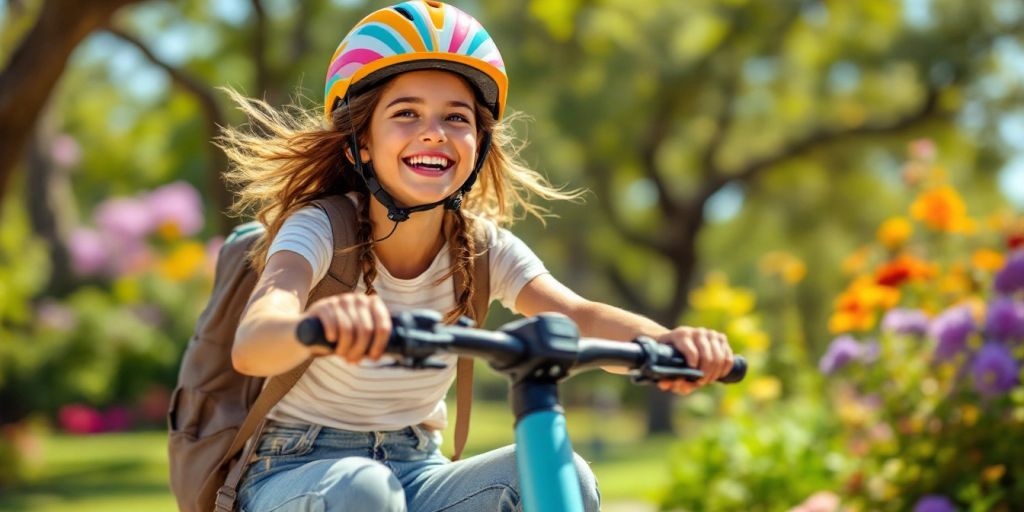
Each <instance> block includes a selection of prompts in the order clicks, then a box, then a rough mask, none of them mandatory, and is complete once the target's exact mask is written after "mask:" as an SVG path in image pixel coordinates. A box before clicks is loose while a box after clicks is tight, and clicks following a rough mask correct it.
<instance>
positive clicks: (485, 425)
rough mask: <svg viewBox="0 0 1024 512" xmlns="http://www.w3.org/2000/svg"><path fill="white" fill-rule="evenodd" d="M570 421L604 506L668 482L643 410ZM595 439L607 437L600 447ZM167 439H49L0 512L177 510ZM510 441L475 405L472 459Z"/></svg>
mask: <svg viewBox="0 0 1024 512" xmlns="http://www.w3.org/2000/svg"><path fill="white" fill-rule="evenodd" d="M567 417H568V424H569V430H570V434H571V436H572V439H573V446H574V448H575V450H576V451H577V452H579V453H580V454H581V455H583V457H584V458H586V459H587V460H589V461H591V463H592V464H593V467H594V471H595V473H596V474H597V478H598V482H599V483H600V488H601V494H602V497H603V498H604V502H605V504H607V505H608V506H607V507H606V508H607V509H616V510H625V508H621V507H616V506H615V503H616V502H625V501H629V502H648V503H651V502H654V501H656V500H657V493H658V492H659V490H660V489H661V488H662V487H664V486H665V484H667V483H668V481H669V470H668V457H669V454H670V446H671V444H672V442H673V440H672V439H669V438H659V439H652V440H641V433H642V424H641V421H642V418H643V415H642V414H639V413H638V414H635V415H630V414H628V413H622V414H618V415H615V416H613V417H610V418H609V417H600V418H599V417H596V416H595V415H594V414H593V413H592V412H591V411H588V410H573V411H570V412H569V414H568V416H567ZM450 434H451V433H450V432H449V433H448V436H446V439H451V435H450ZM595 436H601V437H602V438H603V439H605V442H604V443H603V446H602V443H597V442H595V441H594V440H595V439H596V437H595ZM165 440H166V436H165V434H164V433H163V432H133V433H124V434H106V435H95V436H67V435H53V436H47V437H45V438H43V439H42V440H41V447H40V448H41V450H40V452H41V460H40V461H38V462H37V463H36V464H35V465H34V466H33V467H32V468H31V471H30V474H29V477H28V481H27V482H26V483H25V484H23V485H21V486H19V487H16V488H14V489H8V490H5V491H4V492H2V493H0V511H29V510H31V511H55V512H56V511H61V512H86V511H138V510H145V511H152V512H159V511H174V510H176V507H175V505H174V499H173V498H172V497H171V495H170V491H169V490H168V488H167V476H166V475H167V458H166V451H165V450H166V448H165ZM510 442H512V415H511V413H510V412H508V410H507V407H506V405H505V404H503V403H494V402H483V401H477V402H476V403H474V405H473V421H472V425H471V428H470V436H469V442H468V444H467V447H466V452H467V455H472V454H474V453H481V452H483V451H486V450H490V449H493V448H497V447H499V446H503V445H505V444H508V443H510ZM450 449H451V448H450V446H446V447H444V448H443V450H444V451H445V453H450Z"/></svg>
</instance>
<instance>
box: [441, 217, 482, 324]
mask: <svg viewBox="0 0 1024 512" xmlns="http://www.w3.org/2000/svg"><path fill="white" fill-rule="evenodd" d="M451 216H452V219H453V220H454V222H455V225H454V228H455V229H453V230H452V234H451V237H450V238H449V240H448V243H449V244H453V247H455V251H453V255H454V258H455V261H453V262H452V266H451V271H450V272H449V273H448V274H447V275H446V276H445V277H443V278H442V279H447V278H448V277H449V276H454V275H455V274H459V277H460V278H461V279H462V283H463V285H464V286H463V288H462V290H461V292H460V293H459V296H458V299H457V301H456V304H455V309H453V310H452V311H451V313H448V316H447V317H445V319H444V321H445V323H453V322H455V320H456V319H458V318H459V317H460V316H462V315H465V316H468V317H470V318H474V314H473V313H474V311H473V294H474V289H475V286H474V283H473V275H474V273H473V256H474V255H475V254H476V247H475V243H474V241H473V237H472V236H471V235H470V233H472V227H473V219H472V218H471V217H466V216H465V215H464V214H463V213H462V209H461V208H460V209H458V210H454V211H453V212H452V215H451Z"/></svg>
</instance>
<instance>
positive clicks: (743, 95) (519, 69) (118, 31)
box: [0, 0, 1024, 433]
mask: <svg viewBox="0 0 1024 512" xmlns="http://www.w3.org/2000/svg"><path fill="white" fill-rule="evenodd" d="M388 3H390V2H368V1H359V0H311V1H305V2H290V1H286V0H216V1H199V0H179V1H157V0H149V1H127V0H123V1H118V0H104V1H98V2H69V1H56V0H45V1H44V0H36V1H31V0H20V1H15V0H6V1H3V0H0V13H2V14H0V27H2V31H0V66H2V68H0V69H2V70H3V71H2V72H0V235H2V236H0V241H2V242H3V243H2V244H0V275H2V276H4V279H3V280H0V306H2V307H0V337H2V338H3V339H4V341H5V342H6V343H5V347H13V346H16V345H17V346H19V348H18V349H17V350H14V349H11V348H0V397H3V400H2V401H0V423H14V422H16V421H19V420H20V419H22V418H23V417H25V416H26V415H28V414H29V413H30V412H31V411H33V410H38V409H39V408H43V409H46V410H48V411H49V413H53V412H54V411H55V410H56V408H57V407H58V405H59V403H60V402H61V401H65V402H66V401H69V400H82V399H85V398H86V397H91V400H93V401H94V402H102V403H107V402H113V401H116V400H125V399H127V398H128V397H129V395H132V393H137V392H138V390H139V389H140V388H139V386H136V385H134V384H133V385H127V384H123V385H120V387H118V386H114V387H118V388H119V389H120V390H121V391H118V392H112V391H107V392H104V393H99V394H97V393H96V392H95V390H94V389H93V388H91V387H90V385H83V384H82V383H81V382H82V379H81V378H74V379H72V378H68V379H63V378H62V376H61V375H63V374H64V373H68V374H74V373H75V372H74V371H71V368H72V367H74V366H75V365H76V364H77V365H82V366H85V365H88V364H92V363H91V362H90V361H94V360H96V357H99V356H98V355H96V354H94V356H93V357H91V358H79V359H77V360H76V359H75V358H71V359H68V360H66V361H64V362H61V363H60V364H58V358H57V355H56V353H57V352H59V350H57V348H56V347H64V346H66V345H61V343H74V344H76V345H75V346H78V345H81V346H85V347H88V345H89V344H90V343H95V342H96V340H94V339H87V337H86V336H84V335H82V336H72V335H70V334H67V333H65V334H62V335H60V336H56V335H54V334H53V333H51V332H50V331H47V330H45V329H42V328H41V327H40V326H39V325H38V324H39V319H40V318H42V317H43V316H44V315H41V314H40V313H39V312H40V310H41V308H42V310H43V311H50V312H51V313H52V311H53V310H52V309H50V310H46V309H45V308H44V306H47V305H52V304H54V303H59V304H66V305H68V307H70V308H71V309H72V310H74V311H76V312H78V313H80V314H81V315H84V316H81V318H93V319H94V320H89V321H93V322H98V323H99V324H103V323H104V322H117V320H111V319H107V320H95V319H97V318H101V317H102V316H90V315H106V314H111V315H115V316H114V317H111V318H122V317H118V316H116V315H120V314H123V311H121V310H120V309H119V308H122V307H124V308H128V309H129V310H130V311H133V312H134V313H131V314H133V315H135V317H129V318H137V317H138V314H137V313H138V310H139V306H140V305H146V304H151V303H155V304H158V305H159V306H158V309H159V310H160V311H162V312H163V314H162V318H163V320H161V321H160V322H156V323H155V324H154V323H153V322H152V321H151V320H152V318H151V317H145V315H143V317H144V318H149V320H144V321H142V322H141V324H140V326H139V329H140V330H142V331H145V332H146V333H148V334H145V335H140V336H141V338H142V339H144V340H145V341H143V342H140V343H141V345H140V346H138V347H136V348H134V349H131V350H127V349H126V350H127V352H122V355H123V358H122V359H117V360H118V361H123V363H122V364H125V365H127V364H129V363H128V362H129V361H136V362H137V361H138V359H134V358H136V357H141V358H142V359H143V360H145V361H149V362H150V363H152V364H150V363H146V364H143V365H141V366H140V365H138V364H136V363H135V362H133V363H131V364H132V365H135V366H136V367H138V368H147V369H148V370H147V372H148V374H149V375H151V376H152V378H153V380H155V381H159V382H162V383H163V384H165V385H166V384H168V383H169V382H170V381H171V380H172V379H173V374H174V368H175V365H176V359H175V357H174V356H167V354H178V353H180V349H181V346H182V345H183V344H184V342H185V340H186V339H187V336H188V335H189V328H190V327H189V326H190V325H191V322H192V321H194V318H195V315H196V314H197V309H198V308H199V307H201V305H202V303H203V302H204V301H205V296H204V295H203V290H204V287H203V285H202V283H201V281H202V278H201V276H199V275H198V274H197V275H196V276H198V277H196V276H193V277H194V278H195V279H196V281H195V282H194V283H193V281H191V279H192V277H190V278H189V279H188V280H186V281H188V282H189V283H192V284H189V285H188V286H187V287H184V288H185V289H186V290H187V292H183V293H182V294H179V296H174V297H168V296H167V292H166V289H167V288H181V287H183V285H181V284H180V283H181V281H174V280H170V281H159V280H154V279H156V278H152V276H150V274H153V273H154V272H155V271H153V272H150V274H145V275H146V276H149V277H142V276H143V274H139V273H136V274H134V275H133V277H131V278H130V279H127V281H126V279H125V278H124V276H111V275H97V274H83V273H82V272H76V271H75V269H74V263H75V259H74V254H72V252H73V251H71V248H69V246H68V244H69V241H70V240H71V239H72V238H73V235H74V233H76V230H78V229H79V228H82V227H83V226H86V227H88V226H89V225H90V223H91V222H90V218H91V217H95V215H94V214H93V212H94V210H95V209H96V208H97V206H99V205H103V204H104V202H105V201H108V200H110V198H112V197H132V196H136V197H137V196H139V195H140V194H144V193H148V192H146V191H149V190H152V189H155V188H157V187H159V186H161V185H163V184H166V183H168V182H173V181H179V180H180V181H183V182H185V183H187V184H190V185H191V186H193V187H195V188H196V189H198V190H199V191H200V192H201V195H202V200H203V208H202V212H203V215H204V217H205V223H204V224H203V227H202V228H201V230H200V231H198V232H196V233H195V234H194V235H192V236H193V238H197V239H202V240H207V239H213V238H214V237H215V236H216V235H218V234H222V233H224V232H225V230H226V229H227V228H228V227H230V226H231V225H232V224H234V223H235V222H237V220H236V219H228V218H227V217H226V216H225V215H224V210H225V208H226V206H227V205H228V204H229V203H230V191H228V190H226V189H225V187H224V185H223V182H222V181H221V179H220V174H221V172H222V171H223V170H224V167H225V161H224V157H223V155H222V154H221V153H220V152H219V150H217V149H216V148H215V147H214V146H213V145H212V144H211V143H210V139H211V137H212V136H213V135H214V134H215V133H216V130H217V126H218V125H225V124H238V123H241V122H244V120H243V119H241V118H240V117H239V116H238V115H237V114H236V112H234V110H233V109H232V108H231V105H230V104H229V103H228V102H227V101H226V97H225V95H223V94H221V93H219V92H218V91H217V90H216V88H217V87H219V86H231V87H236V88H239V89H241V90H243V91H245V92H246V93H247V94H249V95H251V96H259V97H264V98H265V99H267V100H268V101H270V102H271V103H272V104H275V105H284V104H287V103H292V102H298V103H300V104H302V105H305V106H308V107H309V108H318V107H317V103H318V101H319V97H320V95H321V94H322V92H321V88H320V87H321V79H322V76H323V73H324V70H323V67H324V64H325V62H326V61H327V59H328V58H329V55H330V53H331V52H332V51H333V49H334V48H335V46H336V45H337V43H338V41H339V40H340V38H341V37H342V36H343V35H344V32H345V30H346V29H347V28H348V27H350V26H352V25H353V24H354V23H355V21H357V20H358V19H359V18H360V17H362V16H363V15H365V14H366V13H367V12H369V11H370V10H372V9H374V8H377V7H381V6H384V5H387V4H388ZM456 5H458V6H459V7H460V8H463V9H464V10H466V11H468V12H470V13H472V14H474V15H475V16H476V17H478V18H479V19H480V20H481V22H482V23H483V24H484V25H485V26H486V27H487V28H488V30H489V31H490V32H491V33H492V35H494V37H495V39H496V40H497V41H498V42H499V45H500V48H501V50H502V53H503V56H504V57H505V61H506V64H507V66H508V69H509V74H510V79H511V87H510V91H511V92H510V98H509V101H510V107H511V108H512V109H514V110H520V111H523V112H525V113H526V114H528V115H529V117H530V118H531V119H529V120H526V121H520V122H517V128H518V131H519V133H520V134H521V136H522V138H524V139H526V140H528V141H529V143H530V144H529V146H528V147H526V148H525V149H524V152H523V156H524V157H525V159H526V160H527V161H528V162H529V163H531V164H532V165H534V166H536V167H537V168H539V169H540V170H542V171H543V172H545V173H546V174H547V175H548V176H550V177H551V179H552V180H553V181H554V182H556V183H565V184H567V185H569V186H573V187H577V186H578V187H586V188H589V189H591V190H592V191H593V192H594V193H593V194H591V195H590V196H589V197H588V200H587V203H586V204H585V205H584V206H580V205H574V204H557V205H552V208H553V212H554V213H555V214H557V215H559V216H560V217H561V218H560V219H558V220H555V221H553V222H549V223H548V224H547V226H541V225H540V224H538V223H536V222H533V221H526V222H524V223H523V224H521V225H519V226H517V227H516V232H517V234H519V235H520V236H521V237H522V238H524V239H525V240H526V241H527V242H528V243H529V244H530V245H531V247H533V248H534V249H535V250H536V251H537V252H538V254H539V255H540V256H541V258H542V259H543V260H544V261H545V263H546V264H547V265H548V267H549V268H550V269H551V270H552V271H553V273H554V274H555V275H556V277H558V278H559V279H561V280H563V281H564V282H566V283H567V284H569V285H570V286H571V287H572V288H574V289H576V290H577V291H579V292H580V293H581V294H583V295H584V296H587V297H589V298H593V299H597V300H602V301H606V302H609V303H613V304H617V305H621V306H623V307H626V308H628V309H631V310H634V311H637V312H640V313H643V314H646V315H648V316H650V317H651V318H654V319H656V320H658V321H659V322H661V323H663V324H665V325H675V324H678V323H680V322H682V321H684V320H690V319H700V318H702V317H701V316H700V315H699V314H698V315H696V316H695V315H693V312H692V311H688V309H689V308H690V306H691V304H690V297H691V292H692V291H693V288H694V287H695V285H696V284H697V283H699V282H701V281H703V278H704V276H706V275H708V273H709V272H710V271H712V270H720V271H723V272H724V273H725V274H726V275H728V276H729V281H730V282H731V283H734V284H736V285H739V286H744V287H746V288H748V289H750V290H751V291H752V293H753V294H754V295H756V296H757V297H758V302H757V307H758V308H759V310H760V312H761V321H762V323H763V328H764V330H765V331H766V332H767V333H768V335H769V336H770V338H771V339H772V343H770V344H769V345H768V347H767V350H768V354H767V356H766V358H765V369H764V370H763V371H765V372H767V373H770V374H772V375H776V376H778V378H779V381H780V385H781V388H780V394H781V396H782V397H787V396H792V395H803V396H805V397H806V396H808V395H809V396H810V397H812V398H815V397H816V398H817V399H819V400H824V399H825V397H824V395H820V394H819V393H821V390H820V389H818V388H817V387H816V386H814V385H812V384H808V381H805V380H803V379H802V377H801V376H802V375H803V374H804V372H805V370H806V369H807V368H809V367H813V366H814V365H815V364H816V363H815V361H817V357H818V356H819V355H820V354H821V353H822V352H823V351H824V350H825V348H826V343H827V342H828V337H827V336H826V334H825V333H826V332H827V329H826V323H827V320H828V317H829V314H830V312H831V300H832V297H833V296H834V295H835V293H836V290H838V289H840V288H841V287H842V286H843V277H842V275H841V272H840V270H839V269H840V267H841V265H840V264H839V263H840V262H841V261H842V260H843V259H844V258H847V256H848V255H849V254H851V253H853V252H854V251H855V250H856V248H857V247H858V245H859V244H861V243H862V242H863V240H864V238H865V234H866V233H867V234H871V233H874V230H875V227H876V226H877V225H878V223H879V222H880V221H881V220H882V219H884V218H886V217H887V216H889V215H890V214H891V213H892V212H893V211H895V210H899V209H901V208H902V205H903V204H905V203H906V202H907V200H908V192H907V191H906V190H905V189H904V187H902V186H901V184H902V183H903V182H904V181H906V180H907V179H911V178H913V176H912V174H913V172H914V170H913V169H911V168H907V167H906V166H904V158H903V156H904V151H905V148H906V146H907V144H908V142H909V141H911V140H913V139H916V138H919V137H929V138H931V139H932V140H934V141H935V143H936V144H937V146H938V147H939V148H941V154H942V160H941V161H942V163H943V165H944V166H946V169H945V171H946V173H947V174H948V177H949V180H950V183H951V184H953V185H954V186H956V187H957V189H958V190H959V191H960V193H961V194H962V195H963V196H964V198H965V200H966V201H967V202H968V204H982V205H995V204H1001V203H1004V202H1005V201H1006V200H1007V198H1009V199H1010V200H1011V202H1012V204H1013V205H1015V207H1016V208H1017V209H1018V210H1019V209H1021V208H1022V207H1024V159H1022V157H1020V156H1018V155H1020V154H1021V152H1022V150H1024V110H1022V108H1021V106H1020V105H1022V104H1024V103H1022V102H1021V99H1022V96H1024V88H1022V86H1021V84H1022V83H1024V80H1022V79H1024V48H1022V41H1021V37H1022V34H1024V30H1022V25H1024V6H1022V5H1021V3H1020V2H1019V1H1014V0H991V1H983V2H975V1H970V0H903V1H884V0H859V1H851V2H824V1H811V0H805V1H795V0H791V1H779V2H756V1H745V0H694V1H688V2H676V1H670V0H629V1H624V0H604V1H587V0H565V1H542V0H529V1H525V0H524V1H522V2H500V1H483V0H476V1H466V2H456ZM92 223H95V222H92ZM149 236H151V238H152V240H151V243H153V244H155V245H154V247H156V252H157V253H158V254H159V255H160V258H165V259H166V258H170V257H171V254H172V253H174V250H175V248H176V247H178V245H176V244H179V243H183V242H182V240H179V239H174V238H173V237H172V238H167V237H164V236H163V235H160V234H152V235H149ZM780 250H781V251H783V252H779V251H780ZM28 258H32V259H33V260H32V262H31V263H28V262H26V261H24V260H26V259H28ZM40 258H41V259H42V260H43V261H45V263H37V262H36V261H37V260H38V259H40ZM157 259H158V260H159V258H157ZM160 261H163V260H160ZM787 262H788V263H787ZM780 265H781V267H780ZM783 267H784V268H788V269H791V270H789V271H782V272H781V273H779V274H778V276H783V277H782V278H781V279H780V278H778V276H775V277H773V276H772V275H770V274H772V272H773V271H765V269H766V268H768V269H769V270H770V269H771V268H783ZM798 274H799V275H800V276H801V277H800V278H795V277H796V276H797V275H798ZM784 276H789V277H784ZM802 276H807V278H806V279H805V278H802ZM165 277H166V276H165ZM126 282H130V283H134V284H132V285H131V286H129V285H126V284H124V283H126ZM175 283H178V284H175ZM131 287H135V288H134V289H135V290H137V292H134V294H133V293H129V292H128V291H126V289H128V288H131ZM87 293H91V294H94V295H91V296H88V297H89V298H83V297H84V296H85V295H83V294H87ZM85 304H93V305H95V304H107V306H106V307H105V308H103V307H97V311H96V312H94V313H90V312H85V311H82V308H85ZM144 310H145V309H144ZM496 313H497V314H495V315H493V319H492V323H493V324H495V325H496V324H497V323H499V322H501V321H503V320H507V319H508V318H509V317H510V314H508V313H507V312H504V311H501V312H498V311H496ZM86 325H90V324H88V322H87V324H86ZM122 325H132V324H130V323H127V324H125V323H123V322H122ZM48 333H49V334H48ZM94 335H96V336H99V335H100V334H94ZM102 336H114V337H115V338H116V337H117V336H119V335H117V334H116V333H115V334H111V333H103V334H102ZM58 339H60V340H64V341H61V342H60V343H58V342H57V341H51V342H50V343H51V344H50V345H47V344H46V343H45V342H43V341H41V340H58ZM8 340H10V342H8ZM72 340H77V341H72ZM44 347H49V348H44ZM140 354H143V355H140ZM145 354H148V355H145ZM47 361H49V363H47ZM76 361H77V362H76ZM47 365H50V366H47ZM61 365H65V366H61ZM147 365H148V366H147ZM54 368H61V369H62V370H61V371H56V370H53V369H54ZM15 369H19V370H17V371H15ZM44 369H50V370H44ZM47 371H49V374H48V375H49V379H48V380H47V379H42V378H41V377H40V375H41V374H43V373H46V372H47ZM103 371H104V372H106V373H103V374H102V375H104V376H103V377H96V376H94V377H90V379H98V380H99V381H103V382H107V381H118V382H136V381H134V380H132V379H134V377H132V378H130V379H127V380H124V379H122V378H121V377H117V376H118V375H123V374H125V372H127V373H128V374H131V372H128V370H127V369H126V368H125V367H123V366H119V365H113V366H110V367H109V368H107V369H106V370H103ZM12 375H19V377H17V378H15V377H12ZM599 378H601V377H598V376H596V377H594V378H593V379H591V380H584V381H582V384H580V386H583V385H590V384H591V383H592V380H594V379H599ZM104 379H106V380H104ZM118 379H121V380H118ZM87 380H88V379H87ZM33 386H45V389H47V390H53V389H64V390H65V391H64V392H53V393H51V395H52V397H61V398H60V399H57V398H54V399H52V400H42V401H40V400H38V397H37V399H36V400H35V401H33V400H29V399H26V398H20V397H24V396H25V395H24V393H23V392H22V391H23V390H25V389H31V388H32V387H33ZM76 390H77V391H76ZM83 390H84V391H83ZM629 393H634V394H635V393H636V392H635V391H629ZM119 394H120V395H122V396H118V395H119ZM578 394H579V395H580V396H585V395H586V392H584V391H580V392H579V393H578ZM567 396H569V397H573V396H576V392H574V391H573V390H572V389H570V390H569V391H568V393H567ZM673 407H674V406H673V405H672V403H671V397H670V396H669V395H665V394H661V393H658V392H656V391H654V392H651V395H650V396H649V397H648V407H647V411H648V419H647V429H648V431H649V432H652V433H655V432H664V431H669V430H671V429H672V428H673V425H672V423H671V416H672V414H671V413H672V411H673Z"/></svg>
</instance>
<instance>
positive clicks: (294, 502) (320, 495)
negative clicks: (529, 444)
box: [238, 422, 600, 512]
mask: <svg viewBox="0 0 1024 512" xmlns="http://www.w3.org/2000/svg"><path fill="white" fill-rule="evenodd" d="M575 462H576V470H577V472H578V473H579V476H580V484H581V490H582V491H583V501H584V508H585V510H587V511H597V510H599V509H600V496H599V494H598V491H597V481H596V480H595V478H594V473H593V472H592V471H591V470H590V466H589V465H587V463H586V462H585V461H584V460H583V459H582V458H581V457H580V456H579V455H575ZM238 497H239V504H240V507H241V510H242V512H264V511H274V512H285V511H316V512H327V511H336V510H345V511H363V510H365V511H372V512H384V511H413V512H420V511H424V512H434V511H441V510H444V511H451V512H455V511H467V512H469V511H472V512H483V511H492V510H493V511H502V512H505V511H508V512H511V511H520V510H522V505H521V502H520V492H519V475H518V473H517V471H516V464H515V447H514V446H511V445H510V446H505V447H503V448H499V449H497V450H492V451H490V452H487V453H484V454H481V455H477V456H474V457H470V458H468V459H465V460H462V461H459V462H457V463H452V462H451V461H450V460H448V459H447V458H446V457H445V456H443V455H441V451H440V450H439V449H438V447H437V444H436V443H435V442H434V440H433V438H432V436H431V435H430V433H429V432H428V431H427V430H425V429H424V428H422V427H419V426H415V427H407V428H404V429H402V430H397V431H392V432H353V431H349V430H339V429H333V428H328V427H322V426H320V425H299V424H290V423H281V422H270V423H269V424H268V425H267V427H266V428H265V429H264V431H263V435H262V436H261V437H260V440H259V446H257V449H256V453H255V457H254V459H253V461H252V463H251V464H250V466H249V468H248V469H247V470H246V473H245V476H244V477H243V479H242V483H241V485H240V486H239V490H238Z"/></svg>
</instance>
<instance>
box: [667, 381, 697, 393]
mask: <svg viewBox="0 0 1024 512" xmlns="http://www.w3.org/2000/svg"><path fill="white" fill-rule="evenodd" d="M699 387H700V384H697V383H696V382H689V381H687V380H686V379H677V380H675V381H673V382H672V392H673V393H679V394H683V395H689V394H690V393H693V391H694V390H695V389H697V388H699Z"/></svg>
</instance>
